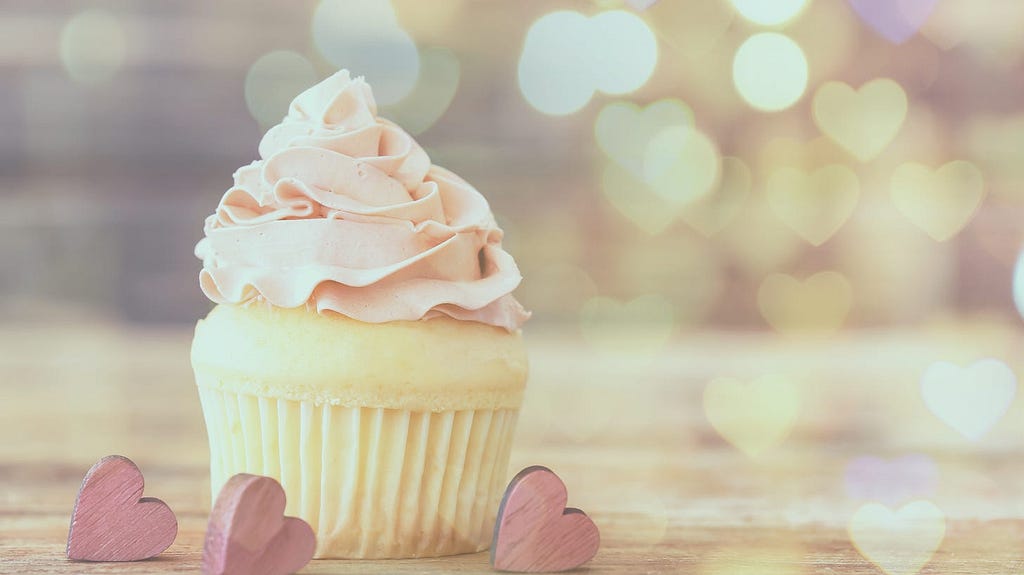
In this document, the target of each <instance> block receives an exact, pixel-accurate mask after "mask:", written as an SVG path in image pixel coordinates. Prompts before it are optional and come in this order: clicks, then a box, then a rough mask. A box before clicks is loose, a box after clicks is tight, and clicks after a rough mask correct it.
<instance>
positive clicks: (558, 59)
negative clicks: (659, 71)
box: [519, 10, 658, 115]
mask: <svg viewBox="0 0 1024 575" xmlns="http://www.w3.org/2000/svg"><path fill="white" fill-rule="evenodd" d="M657 60H658V50H657V41H656V39H655V38H654V33H653V32H652V31H651V29H650V28H649V27H648V26H647V24H646V23H645V22H644V21H643V20H642V19H640V18H639V17H637V16H636V15H635V14H632V13H629V12H626V11H623V10H612V11H608V12H601V13H600V14H598V15H596V16H594V17H590V18H588V17H587V16H584V15H583V14H580V13H579V12H573V11H571V10H562V11H558V12H552V13H550V14H546V15H544V16H542V17H541V18H539V19H538V20H537V21H536V22H534V23H533V25H531V26H530V29H529V31H528V32H527V34H526V41H525V43H524V45H523V52H522V54H521V56H520V58H519V88H520V90H521V91H522V93H523V97H524V98H526V101H527V102H528V103H529V104H530V105H531V106H533V107H534V108H536V109H537V110H538V111H540V112H543V113H545V114H550V115H566V114H571V113H573V112H576V111H578V110H580V109H581V108H583V107H584V106H586V105H587V103H588V102H590V99H591V98H592V97H593V95H594V92H595V91H597V90H600V91H602V92H605V93H609V94H624V93H627V92H632V91H634V90H636V89H637V88H639V87H640V86H642V85H643V84H644V83H645V82H646V81H647V79H648V78H650V76H651V74H652V73H653V72H654V67H655V65H656V64H657Z"/></svg>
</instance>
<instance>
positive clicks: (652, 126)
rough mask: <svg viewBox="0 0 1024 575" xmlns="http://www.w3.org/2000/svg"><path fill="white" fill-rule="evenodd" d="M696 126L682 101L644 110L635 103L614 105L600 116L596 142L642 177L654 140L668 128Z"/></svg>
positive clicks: (661, 102) (667, 101)
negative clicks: (651, 143) (648, 150)
mask: <svg viewBox="0 0 1024 575" xmlns="http://www.w3.org/2000/svg"><path fill="white" fill-rule="evenodd" d="M693 124H694V118H693V110H691V109H690V107H689V106H687V105H686V103H685V102H683V101H682V100H679V99H675V98H666V99H664V100H658V101H657V102H652V103H651V104H648V105H647V106H646V107H644V108H641V107H640V106H638V105H636V104H634V103H632V102H624V101H618V102H611V103H609V104H607V105H605V106H604V107H603V108H601V111H600V112H599V113H598V114H597V119H596V120H595V121H594V139H595V140H596V141H597V146H598V147H599V148H601V151H603V152H604V153H605V154H606V155H607V156H608V157H609V158H611V159H612V160H614V161H615V162H616V163H617V164H619V165H620V166H622V167H624V168H626V169H627V170H629V171H630V172H632V173H633V174H635V175H637V176H638V177H642V176H643V173H644V157H645V155H646V153H647V147H648V145H649V144H650V142H651V140H652V139H653V138H654V137H655V136H656V135H658V133H659V132H660V131H661V130H663V129H665V128H669V127H673V126H692V125H693Z"/></svg>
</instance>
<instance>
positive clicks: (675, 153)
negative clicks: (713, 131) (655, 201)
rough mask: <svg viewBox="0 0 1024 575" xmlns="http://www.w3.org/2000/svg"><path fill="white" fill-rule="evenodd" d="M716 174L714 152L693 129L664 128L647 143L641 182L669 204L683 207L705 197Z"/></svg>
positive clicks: (715, 179) (700, 133)
mask: <svg viewBox="0 0 1024 575" xmlns="http://www.w3.org/2000/svg"><path fill="white" fill-rule="evenodd" d="M719 173H720V159H719V155H718V149H717V148H716V147H715V144H714V142H712V141H711V139H710V138H708V137H707V136H706V135H705V134H704V133H703V132H701V131H699V130H697V129H696V128H693V127H690V126H672V127H668V128H665V129H663V130H661V131H660V132H658V134H657V135H656V136H654V137H653V138H651V141H650V142H649V143H648V144H647V150H646V152H645V153H644V181H646V182H647V183H649V184H650V186H651V189H652V190H653V191H654V192H655V193H656V194H658V195H659V196H661V197H662V198H663V199H665V200H667V201H668V202H669V203H671V204H674V205H683V204H687V203H689V202H692V201H693V200H695V199H697V198H699V197H701V196H703V195H704V194H707V193H708V192H709V191H711V189H712V187H714V186H715V185H716V184H717V183H718V178H719Z"/></svg>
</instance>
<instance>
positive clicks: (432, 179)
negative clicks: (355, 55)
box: [196, 70, 529, 331]
mask: <svg viewBox="0 0 1024 575" xmlns="http://www.w3.org/2000/svg"><path fill="white" fill-rule="evenodd" d="M259 153H260V157H261V159H260V160H257V161H255V162H253V163H252V164H250V165H248V166H245V167H242V168H240V169H239V170H238V171H236V172H235V174H234V186H232V187H231V188H230V189H229V190H228V191H227V192H226V193H225V194H224V196H223V198H221V201H220V204H219V205H218V206H217V211H216V212H215V213H214V214H213V215H211V216H209V217H208V218H207V219H206V225H205V233H206V237H205V238H204V239H202V240H201V241H200V242H199V244H198V245H197V246H196V256H198V257H199V258H200V259H202V260H203V269H202V271H201V272H200V275H199V284H200V286H201V287H202V289H203V292H204V293H205V294H206V295H207V297H209V298H210V299H211V300H213V301H214V302H217V303H234V304H238V303H249V302H254V301H265V302H268V303H270V304H272V305H275V306H278V307H284V308H295V307H300V306H309V307H310V308H312V309H316V310H317V311H318V312H320V313H324V312H327V311H330V312H337V313H341V314H344V315H346V316H348V317H351V318H353V319H357V320H360V321H364V322H369V323H380V322H387V321H395V320H418V319H427V318H431V317H435V316H439V315H447V316H451V317H453V318H455V319H460V320H470V321H477V322H482V323H487V324H491V325H495V326H500V327H503V328H505V329H507V330H509V331H514V330H516V329H518V328H519V327H520V326H521V325H522V323H523V322H524V321H526V319H527V318H528V317H529V313H528V312H526V311H525V310H524V309H523V307H522V306H521V305H520V304H519V302H517V301H516V300H515V298H514V297H513V296H512V295H511V293H512V290H514V289H515V288H516V286H518V285H519V282H520V281H521V279H522V277H521V276H520V274H519V269H518V267H516V264H515V261H513V259H512V256H510V255H509V254H508V253H507V252H505V251H504V250H503V249H502V247H501V239H502V231H501V229H499V228H498V226H497V224H496V223H495V221H494V216H493V214H492V213H491V210H490V207H489V206H488V204H487V201H486V200H485V199H484V198H483V196H481V195H480V193H479V192H477V191H476V190H475V189H474V188H473V187H472V186H470V185H469V184H467V183H466V182H465V181H464V180H462V179H461V178H459V177H458V176H456V175H455V174H453V173H451V172H449V171H448V170H445V169H444V168H441V167H438V166H434V165H432V164H431V162H430V158H428V157H427V154H426V152H424V151H423V149H422V148H421V147H420V146H419V145H418V144H417V143H416V142H415V141H414V140H413V138H412V137H411V136H410V135H409V134H407V133H406V132H405V131H403V130H402V129H401V128H399V127H398V126H397V125H395V124H393V123H391V122H389V121H387V120H384V119H382V118H378V117H377V106H376V103H375V102H374V99H373V94H372V92H371V91H370V87H369V86H368V85H367V84H366V82H365V81H364V80H363V79H362V78H355V79H353V78H351V77H350V76H349V73H348V72H347V71H346V70H342V71H340V72H338V73H336V74H334V75H333V76H331V77H329V78H327V79H325V80H324V81H322V82H320V83H319V84H317V85H316V86H313V87H312V88H310V89H308V90H306V91H305V92H303V93H302V94H299V95H298V96H297V97H296V98H295V100H293V101H292V103H291V107H290V108H289V111H288V115H287V116H286V117H285V118H284V120H283V121H282V122H281V123H280V124H278V125H277V126H274V127H273V128H271V129H270V130H269V131H268V132H267V133H266V135H265V136H264V137H263V140H262V141H261V142H260V146H259Z"/></svg>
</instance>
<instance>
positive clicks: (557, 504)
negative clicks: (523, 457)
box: [491, 465, 601, 573]
mask: <svg viewBox="0 0 1024 575" xmlns="http://www.w3.org/2000/svg"><path fill="white" fill-rule="evenodd" d="M567 500H568V494H567V493H566V490H565V484H564V483H562V480H561V479H559V478H558V476H557V475H555V473H554V472H553V471H551V470H550V469H548V468H546V467H541V466H539V465H536V466H533V467H527V468H526V469H524V470H522V471H520V472H519V473H518V474H517V475H516V476H515V477H514V478H513V479H512V481H511V482H510V483H509V485H508V488H507V489H506V490H505V497H504V498H503V499H502V501H501V507H500V508H499V509H498V519H497V522H496V523H495V525H494V541H493V542H492V544H491V565H492V566H493V567H494V568H495V569H498V570H499V571H519V572H526V573H543V572H554V571H567V570H569V569H575V568H576V567H579V566H580V565H582V564H584V563H586V562H587V561H590V560H591V559H592V558H593V557H594V555H595V554H597V548H598V547H599V546H600V544H601V536H600V533H599V532H598V530H597V526H596V525H594V522H593V521H591V520H590V518H589V517H587V515H586V513H583V512H582V511H580V510H579V509H574V508H571V507H570V508H566V507H565V504H566V501H567Z"/></svg>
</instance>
